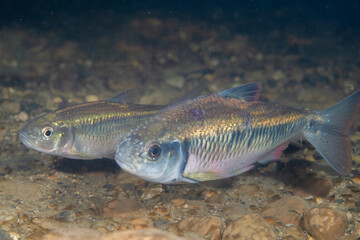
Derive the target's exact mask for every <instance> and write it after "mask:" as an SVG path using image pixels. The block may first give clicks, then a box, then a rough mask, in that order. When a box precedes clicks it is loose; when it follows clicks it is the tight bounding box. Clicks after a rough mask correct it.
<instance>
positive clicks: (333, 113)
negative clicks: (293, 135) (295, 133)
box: [304, 90, 360, 175]
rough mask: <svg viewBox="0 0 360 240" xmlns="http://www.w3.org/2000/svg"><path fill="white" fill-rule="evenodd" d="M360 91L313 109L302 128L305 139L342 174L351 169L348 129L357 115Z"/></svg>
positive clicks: (347, 172) (359, 104)
mask: <svg viewBox="0 0 360 240" xmlns="http://www.w3.org/2000/svg"><path fill="white" fill-rule="evenodd" d="M359 108H360V90H358V91H357V92H355V93H354V94H352V95H351V96H349V97H347V98H345V99H344V100H342V101H340V102H339V103H337V104H335V105H334V106H332V107H330V108H327V109H324V110H321V111H315V116H313V117H311V118H310V119H309V121H308V124H307V126H306V128H305V130H304V136H305V138H306V139H307V140H308V141H309V142H310V143H311V144H312V145H314V147H315V148H316V149H317V150H318V151H319V153H320V154H321V155H322V156H323V157H324V158H325V160H326V161H327V162H328V163H329V164H330V166H331V167H332V168H334V169H335V170H336V171H337V172H339V173H340V174H342V175H348V174H349V173H350V171H351V163H352V157H351V144H350V139H349V134H348V131H349V128H350V127H351V126H352V124H353V123H354V121H355V119H356V117H357V116H358V112H359Z"/></svg>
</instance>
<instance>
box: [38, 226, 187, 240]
mask: <svg viewBox="0 0 360 240" xmlns="http://www.w3.org/2000/svg"><path fill="white" fill-rule="evenodd" d="M82 239H88V240H143V239H146V240H183V238H181V237H178V236H176V235H174V234H171V233H168V232H164V231H161V230H158V229H154V228H148V229H142V230H130V231H116V232H112V233H108V234H105V233H104V232H102V231H96V230H91V229H83V228H72V229H57V230H56V231H54V232H51V233H48V234H46V235H45V236H44V237H43V238H42V240H82Z"/></svg>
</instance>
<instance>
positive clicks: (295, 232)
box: [286, 226, 306, 239]
mask: <svg viewBox="0 0 360 240" xmlns="http://www.w3.org/2000/svg"><path fill="white" fill-rule="evenodd" d="M286 233H288V234H289V235H290V236H291V237H293V238H294V239H306V234H305V232H304V231H303V230H302V229H301V228H300V227H298V226H290V227H287V228H286Z"/></svg>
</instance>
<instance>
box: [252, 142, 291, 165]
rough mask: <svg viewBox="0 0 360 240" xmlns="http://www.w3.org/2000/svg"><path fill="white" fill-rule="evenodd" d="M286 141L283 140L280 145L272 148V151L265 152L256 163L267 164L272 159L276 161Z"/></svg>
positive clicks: (285, 145)
mask: <svg viewBox="0 0 360 240" xmlns="http://www.w3.org/2000/svg"><path fill="white" fill-rule="evenodd" d="M287 146H288V142H284V143H283V144H281V145H280V146H278V147H276V148H274V149H273V150H272V151H270V152H269V153H267V154H266V155H265V156H264V158H262V159H260V160H259V161H258V163H260V164H267V163H269V162H272V161H276V160H279V159H280V156H281V153H282V152H283V151H284V150H285V149H286V148H287Z"/></svg>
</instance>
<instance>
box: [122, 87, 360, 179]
mask: <svg viewBox="0 0 360 240" xmlns="http://www.w3.org/2000/svg"><path fill="white" fill-rule="evenodd" d="M260 88H261V85H260V84H258V83H251V84H245V85H242V86H239V87H235V88H232V89H228V90H225V91H223V92H219V93H215V94H210V95H204V96H200V97H197V98H195V99H190V100H186V101H183V102H180V103H177V104H173V105H171V106H168V107H166V108H164V109H163V110H160V111H159V112H158V113H157V114H155V115H154V116H153V117H151V118H150V119H149V120H146V121H145V123H144V124H142V125H139V126H138V128H137V129H136V130H134V131H132V132H130V133H129V134H127V135H126V136H125V137H124V138H123V139H122V140H121V143H120V144H119V147H118V149H117V152H116V156H115V160H116V162H117V163H118V164H119V165H120V167H121V168H122V169H124V170H125V171H128V172H130V173H132V174H135V175H137V176H139V177H141V178H143V179H146V180H149V181H153V182H159V183H176V182H199V181H207V180H215V179H222V178H227V177H231V176H234V175H238V174H240V173H243V172H246V171H248V170H250V169H251V168H253V167H254V165H255V163H267V162H269V161H273V160H277V159H279V158H280V155H281V153H282V151H283V150H284V149H285V148H286V147H287V144H288V142H289V141H290V140H292V139H296V138H302V137H304V138H305V139H307V140H308V141H309V142H310V143H311V144H313V145H314V146H315V148H316V149H317V150H318V151H319V152H320V154H321V155H322V156H323V157H324V158H325V160H326V161H327V162H328V163H329V164H330V165H331V166H332V167H333V168H334V169H335V170H336V171H337V172H339V173H340V174H343V175H347V174H349V172H350V170H351V161H352V157H351V145H350V140H349V136H348V131H349V128H350V126H351V125H352V124H353V122H354V120H355V119H356V117H357V113H358V111H359V107H360V91H357V92H355V93H354V94H353V95H351V96H349V97H347V98H346V99H344V100H343V101H341V102H339V103H338V104H336V105H334V106H332V107H330V108H327V109H325V110H321V111H306V110H299V109H295V108H291V107H287V106H283V105H279V104H273V103H265V102H260V101H258V100H257V96H258V91H259V90H260Z"/></svg>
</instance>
